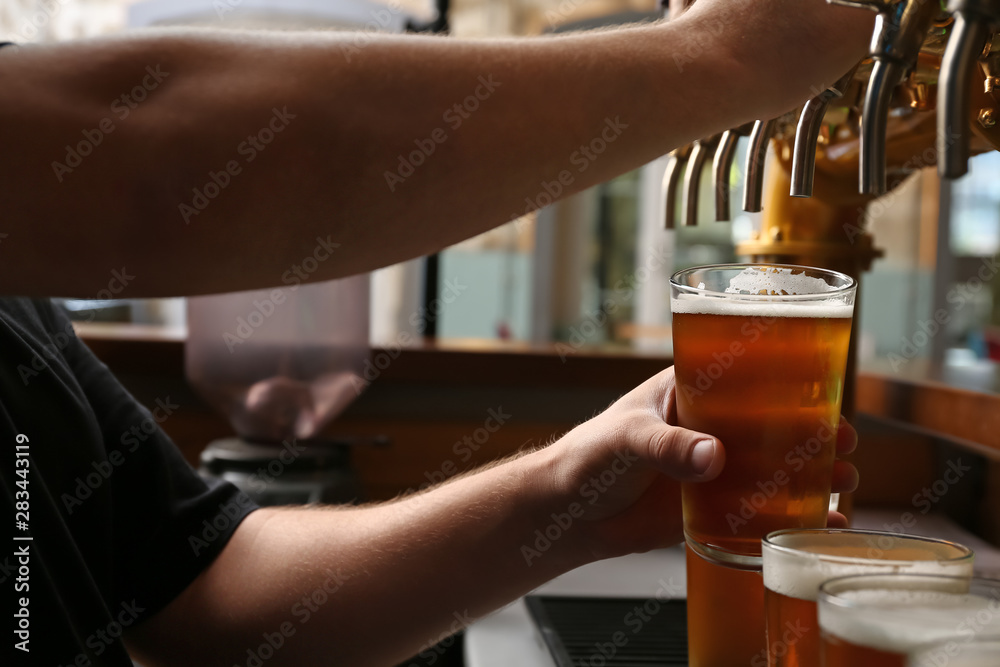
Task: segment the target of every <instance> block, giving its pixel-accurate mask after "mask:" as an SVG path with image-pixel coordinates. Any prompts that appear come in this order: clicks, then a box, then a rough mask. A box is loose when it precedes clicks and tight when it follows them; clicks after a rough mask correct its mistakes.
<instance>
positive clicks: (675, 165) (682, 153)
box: [663, 146, 691, 229]
mask: <svg viewBox="0 0 1000 667" xmlns="http://www.w3.org/2000/svg"><path fill="white" fill-rule="evenodd" d="M690 151H691V147H690V146H682V147H680V148H676V149H674V150H672V151H670V153H668V154H667V158H668V159H667V170H666V171H665V172H663V192H664V194H665V195H666V204H665V206H664V208H665V211H664V213H665V215H664V223H665V224H664V227H665V228H666V229H674V228H675V227H676V226H677V223H676V220H675V216H676V211H677V186H678V185H680V182H681V173H682V172H683V171H684V166H685V165H686V164H687V160H688V154H689V153H690Z"/></svg>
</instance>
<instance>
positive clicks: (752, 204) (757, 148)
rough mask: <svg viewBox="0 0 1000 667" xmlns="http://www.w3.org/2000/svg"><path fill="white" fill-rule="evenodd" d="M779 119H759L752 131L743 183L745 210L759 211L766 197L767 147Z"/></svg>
mask: <svg viewBox="0 0 1000 667" xmlns="http://www.w3.org/2000/svg"><path fill="white" fill-rule="evenodd" d="M777 125H778V119H777V118H772V119H771V120H758V121H757V122H756V123H754V125H753V131H751V132H750V148H749V149H748V150H747V162H746V171H745V178H746V181H745V182H744V184H743V210H744V211H746V212H747V213H759V212H760V211H761V210H762V200H763V199H764V161H765V160H766V159H767V149H768V147H769V146H770V145H771V137H773V136H774V130H775V129H776V128H777Z"/></svg>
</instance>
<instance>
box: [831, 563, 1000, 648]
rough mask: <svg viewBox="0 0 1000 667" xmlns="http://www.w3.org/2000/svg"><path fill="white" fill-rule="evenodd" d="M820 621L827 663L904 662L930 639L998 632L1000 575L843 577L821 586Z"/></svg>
mask: <svg viewBox="0 0 1000 667" xmlns="http://www.w3.org/2000/svg"><path fill="white" fill-rule="evenodd" d="M819 624H820V636H821V638H822V650H821V654H822V656H823V657H822V659H823V662H822V664H823V665H825V666H826V667H874V666H876V665H878V667H906V666H907V663H908V661H909V658H910V657H911V656H913V655H914V654H917V653H919V652H920V651H921V650H923V649H925V648H927V647H928V646H932V645H934V644H937V643H940V642H947V641H952V642H955V643H956V644H961V643H966V642H970V641H973V640H974V639H975V638H976V637H977V636H983V635H990V634H996V633H997V632H1000V580H995V579H976V578H972V579H970V578H967V577H945V576H937V575H919V574H901V573H895V574H866V575H859V576H852V577H840V578H838V579H832V580H830V581H828V582H826V583H825V584H823V586H822V587H820V593H819ZM998 662H1000V659H998Z"/></svg>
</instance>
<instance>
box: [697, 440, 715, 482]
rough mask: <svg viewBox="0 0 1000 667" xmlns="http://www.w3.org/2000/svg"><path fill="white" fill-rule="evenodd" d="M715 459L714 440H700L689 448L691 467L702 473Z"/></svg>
mask: <svg viewBox="0 0 1000 667" xmlns="http://www.w3.org/2000/svg"><path fill="white" fill-rule="evenodd" d="M714 460H715V440H702V441H701V442H699V443H698V444H697V445H695V446H694V449H693V450H691V469H692V470H694V472H695V473H697V474H699V475H704V474H705V473H706V472H708V469H709V468H711V467H712V461H714Z"/></svg>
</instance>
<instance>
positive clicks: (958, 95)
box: [937, 0, 1000, 178]
mask: <svg viewBox="0 0 1000 667" xmlns="http://www.w3.org/2000/svg"><path fill="white" fill-rule="evenodd" d="M948 9H949V10H950V11H951V12H953V13H954V17H955V24H954V26H953V28H952V32H951V36H950V37H949V39H948V46H947V47H946V48H945V52H944V56H943V58H942V61H941V78H940V80H939V84H938V132H937V149H938V173H940V174H941V176H942V177H944V178H958V177H960V176H964V175H965V173H966V172H967V171H968V170H969V135H970V130H969V125H968V123H969V95H970V92H971V88H972V76H973V71H974V67H975V63H976V60H977V59H979V57H980V56H981V55H983V50H984V47H985V46H986V45H987V40H988V37H989V32H990V28H991V24H992V26H996V25H997V24H998V23H1000V1H998V0H952V2H951V3H950V4H949V6H948ZM996 75H997V72H996V71H992V72H989V71H988V72H987V79H986V86H987V91H986V92H990V93H991V92H993V90H991V88H993V87H1000V82H998V80H997V76H996ZM980 122H982V121H980ZM994 122H995V121H994Z"/></svg>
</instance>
